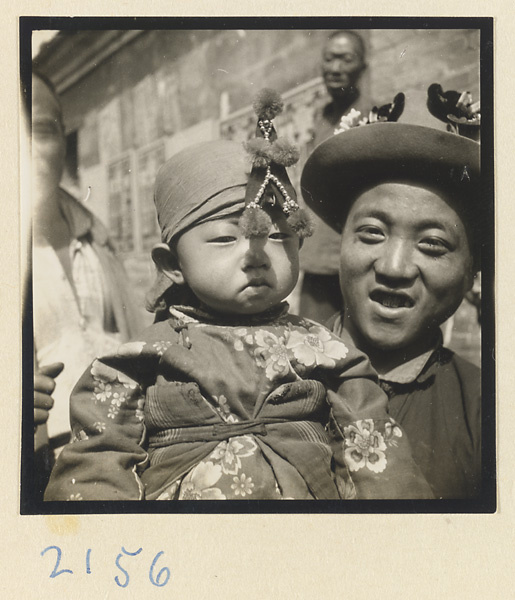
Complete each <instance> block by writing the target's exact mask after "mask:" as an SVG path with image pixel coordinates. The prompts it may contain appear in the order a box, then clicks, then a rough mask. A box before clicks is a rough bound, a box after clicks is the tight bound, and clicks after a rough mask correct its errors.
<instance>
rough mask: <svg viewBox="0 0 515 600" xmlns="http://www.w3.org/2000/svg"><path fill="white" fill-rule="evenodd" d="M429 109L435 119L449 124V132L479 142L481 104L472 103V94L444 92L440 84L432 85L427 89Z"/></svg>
mask: <svg viewBox="0 0 515 600" xmlns="http://www.w3.org/2000/svg"><path fill="white" fill-rule="evenodd" d="M427 108H428V110H429V112H430V113H431V114H432V115H433V117H436V118H437V119H439V120H440V121H443V122H444V123H447V130H448V131H451V132H453V133H458V134H459V135H462V136H464V137H468V138H470V139H471V140H475V141H479V133H480V126H481V112H480V103H479V102H472V95H471V94H470V92H456V91H454V90H449V91H447V92H444V91H443V88H442V86H441V85H440V84H439V83H432V84H431V85H430V86H429V87H428V89H427Z"/></svg>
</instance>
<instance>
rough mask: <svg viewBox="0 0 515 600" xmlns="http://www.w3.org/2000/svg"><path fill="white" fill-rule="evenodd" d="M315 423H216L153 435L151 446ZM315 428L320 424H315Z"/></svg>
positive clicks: (213, 439)
mask: <svg viewBox="0 0 515 600" xmlns="http://www.w3.org/2000/svg"><path fill="white" fill-rule="evenodd" d="M293 422H295V423H299V424H302V423H310V424H311V423H313V422H312V421H292V420H291V419H288V420H287V419H259V420H258V419H253V420H247V421H237V422H235V423H215V424H214V425H195V426H192V427H173V428H169V429H163V430H161V431H158V432H155V433H152V434H151V435H150V436H149V446H150V447H151V448H160V447H162V446H169V445H172V444H179V443H182V442H216V441H219V442H221V441H223V440H227V439H229V438H230V437H236V436H239V435H246V434H249V433H253V434H257V435H267V427H266V426H267V425H271V424H280V423H288V424H292V423H293ZM313 424H314V425H315V426H316V425H318V426H319V424H318V423H313Z"/></svg>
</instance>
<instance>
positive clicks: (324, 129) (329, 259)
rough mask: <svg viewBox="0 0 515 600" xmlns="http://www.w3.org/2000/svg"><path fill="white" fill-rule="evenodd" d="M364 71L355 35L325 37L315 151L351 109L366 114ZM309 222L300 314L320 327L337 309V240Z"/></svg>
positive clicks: (360, 45)
mask: <svg viewBox="0 0 515 600" xmlns="http://www.w3.org/2000/svg"><path fill="white" fill-rule="evenodd" d="M366 68H367V64H366V55H365V44H364V42H363V39H362V38H361V36H360V35H359V34H358V33H356V32H354V31H336V32H334V33H333V34H331V35H330V36H329V38H328V40H327V42H326V44H325V46H324V48H323V51H322V75H323V78H324V83H325V86H326V88H327V91H328V93H329V95H330V96H331V101H330V102H329V103H328V104H327V105H326V106H325V107H324V108H323V110H322V111H321V113H320V114H319V115H318V116H317V117H316V118H315V137H314V144H315V147H316V146H317V145H318V144H320V143H321V142H323V141H324V140H326V139H327V138H329V137H331V136H332V135H333V133H334V130H335V128H337V127H338V124H339V123H340V119H341V118H342V116H343V115H345V114H347V113H348V112H349V111H350V110H351V108H355V109H356V110H359V111H361V113H362V114H363V115H368V113H369V111H370V109H371V108H372V102H371V101H370V99H367V98H363V97H362V95H361V92H360V90H359V89H358V87H357V86H358V81H359V79H360V77H361V75H362V73H363V72H364V71H365V69H366ZM313 218H314V221H315V226H316V227H315V233H314V235H313V236H312V237H311V238H309V239H307V240H306V243H305V245H304V248H303V251H302V254H301V259H302V262H301V268H302V269H303V271H304V279H303V283H302V289H301V299H300V314H301V315H302V316H304V317H308V318H310V319H314V320H316V321H319V322H321V323H323V322H324V321H326V320H327V319H328V318H329V317H330V316H331V315H332V314H333V313H334V312H335V311H337V310H339V309H340V308H341V302H342V301H341V294H340V285H339V282H338V265H339V260H338V256H339V253H340V235H339V234H338V233H337V232H335V231H334V229H332V228H331V227H329V226H328V225H327V224H326V223H324V222H323V221H322V220H321V219H319V218H317V217H316V215H313Z"/></svg>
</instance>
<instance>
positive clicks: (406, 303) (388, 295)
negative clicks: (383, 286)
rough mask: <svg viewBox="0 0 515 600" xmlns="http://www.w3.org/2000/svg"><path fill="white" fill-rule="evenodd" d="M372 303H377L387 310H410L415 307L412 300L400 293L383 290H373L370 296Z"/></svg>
mask: <svg viewBox="0 0 515 600" xmlns="http://www.w3.org/2000/svg"><path fill="white" fill-rule="evenodd" d="M370 299H371V300H372V301H373V302H378V303H379V304H381V305H382V306H386V307H387V308H411V307H412V306H414V305H415V302H414V301H413V299H412V298H411V297H410V296H408V295H407V294H403V293H402V292H386V291H384V290H374V291H373V292H372V293H371V294H370Z"/></svg>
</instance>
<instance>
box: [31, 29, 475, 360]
mask: <svg viewBox="0 0 515 600" xmlns="http://www.w3.org/2000/svg"><path fill="white" fill-rule="evenodd" d="M328 33H329V32H328V31H323V30H294V29H292V30H247V31H242V30H223V31H210V30H205V31H188V30H173V31H172V30H159V31H143V32H137V31H134V32H123V31H122V32H120V31H96V32H92V31H81V32H75V33H74V34H72V35H61V36H59V37H58V38H57V39H56V40H55V41H54V42H53V46H51V47H50V48H47V50H46V53H45V52H43V53H42V55H41V57H40V64H39V68H40V69H41V70H42V71H43V72H45V73H47V74H48V75H49V76H50V77H51V78H52V79H53V80H54V81H55V82H56V84H57V88H58V90H59V91H60V92H61V97H62V102H63V109H64V116H65V124H66V128H67V131H68V132H76V133H77V144H78V147H77V161H78V179H77V180H76V181H72V182H71V183H72V184H75V186H76V188H77V193H78V194H79V197H81V198H85V197H86V196H87V195H88V194H89V199H88V204H89V206H90V207H91V208H92V210H94V212H96V213H97V214H98V215H99V216H100V218H101V219H102V220H103V221H104V222H105V223H106V224H107V225H108V226H109V227H110V230H111V234H112V235H113V237H114V238H115V241H116V242H117V244H118V250H119V252H120V254H121V256H122V258H123V259H124V261H125V264H126V267H127V268H128V271H129V275H130V276H131V279H132V283H133V284H134V289H135V293H136V295H137V296H138V298H139V301H140V303H142V304H143V298H144V293H145V290H146V289H148V287H149V285H150V284H151V281H152V279H153V267H152V264H151V261H150V258H149V249H150V248H151V246H152V245H153V243H154V242H155V241H158V230H157V223H156V221H155V217H154V212H153V211H154V209H153V201H152V184H153V179H154V176H155V173H156V170H157V169H158V167H159V166H160V164H162V162H164V161H165V160H166V159H167V158H169V157H170V156H171V155H172V154H173V153H174V152H177V151H178V150H180V149H181V148H182V147H184V146H186V145H189V144H192V143H195V142H196V141H201V140H207V139H215V138H218V137H229V138H234V139H242V138H245V137H247V136H248V135H249V133H250V132H251V131H252V130H253V129H254V126H255V122H254V115H253V113H252V109H251V102H252V98H253V96H254V94H255V93H256V92H257V91H258V90H259V89H261V88H262V87H273V88H275V89H277V90H278V91H280V92H281V93H283V95H284V96H285V99H286V110H285V112H284V114H283V116H282V117H281V120H278V122H277V126H278V129H280V131H281V132H282V134H284V135H287V136H289V137H290V138H293V139H295V140H296V141H297V143H298V144H299V145H300V146H301V157H302V158H301V161H300V164H299V165H298V166H297V168H296V169H295V170H294V172H293V174H292V180H293V181H294V182H297V181H298V179H299V176H300V170H301V167H302V162H303V160H305V158H306V156H307V154H308V153H309V151H310V150H311V147H310V145H309V140H310V138H311V137H312V134H313V129H312V128H313V117H314V114H315V112H316V111H317V110H319V109H320V107H321V106H323V104H324V103H325V102H327V100H328V98H327V96H326V93H325V90H324V87H323V84H322V81H321V78H320V54H321V50H322V47H323V43H324V40H325V38H326V36H327V34H328ZM360 33H361V34H362V36H363V37H364V39H365V43H366V46H367V48H368V58H367V62H368V65H369V66H368V69H367V70H366V72H365V74H364V76H363V77H362V80H361V82H360V89H361V90H362V93H363V94H364V95H365V96H366V97H370V98H372V99H373V102H372V101H371V104H373V103H376V104H378V105H380V104H384V103H386V102H389V101H391V99H392V98H393V96H394V95H395V94H396V93H397V92H400V91H402V92H404V93H405V94H406V107H405V112H404V114H403V116H402V117H401V121H403V122H408V123H416V124H421V125H428V126H432V127H441V128H444V125H443V124H442V123H439V122H438V121H437V120H436V119H434V118H433V117H432V116H431V115H430V114H429V113H428V111H427V109H426V107H425V102H426V90H427V87H428V86H429V85H430V84H431V83H433V82H437V83H440V84H441V85H442V86H443V88H444V89H458V90H465V89H466V90H469V91H471V92H472V94H473V96H474V97H475V98H478V97H479V72H478V71H479V34H478V32H477V31H474V30H365V31H361V32H360ZM463 315H465V316H463ZM455 322H456V323H457V325H458V328H457V329H456V334H455V335H454V334H453V340H454V341H457V343H458V346H457V348H456V349H458V350H460V349H462V348H465V349H466V350H467V352H468V353H469V355H470V356H471V357H472V358H474V357H476V359H477V355H478V354H477V349H478V343H479V342H478V340H479V333H478V332H479V328H478V326H477V323H476V322H475V314H474V312H473V311H471V310H470V306H468V307H465V311H464V312H463V314H462V313H460V314H459V315H457V316H456V319H455ZM462 334H463V335H462ZM471 349H472V350H471Z"/></svg>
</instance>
